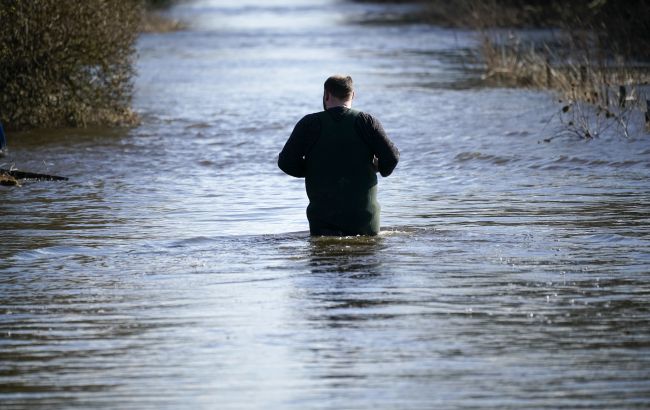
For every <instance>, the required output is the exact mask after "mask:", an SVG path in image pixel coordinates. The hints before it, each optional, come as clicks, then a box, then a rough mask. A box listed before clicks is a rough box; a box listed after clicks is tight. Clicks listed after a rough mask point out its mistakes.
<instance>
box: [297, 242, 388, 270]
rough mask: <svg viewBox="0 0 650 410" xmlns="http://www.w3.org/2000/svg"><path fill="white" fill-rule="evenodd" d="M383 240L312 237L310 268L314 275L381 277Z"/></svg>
mask: <svg viewBox="0 0 650 410" xmlns="http://www.w3.org/2000/svg"><path fill="white" fill-rule="evenodd" d="M384 248H385V243H384V238H382V237H381V236H375V237H363V236H356V237H324V236H323V237H312V238H310V239H309V266H310V268H311V271H312V273H338V274H342V275H345V276H349V277H360V276H363V277H367V276H373V275H379V274H380V273H381V270H382V269H381V268H382V265H383V263H382V259H381V257H380V255H379V253H380V251H381V250H382V249H384Z"/></svg>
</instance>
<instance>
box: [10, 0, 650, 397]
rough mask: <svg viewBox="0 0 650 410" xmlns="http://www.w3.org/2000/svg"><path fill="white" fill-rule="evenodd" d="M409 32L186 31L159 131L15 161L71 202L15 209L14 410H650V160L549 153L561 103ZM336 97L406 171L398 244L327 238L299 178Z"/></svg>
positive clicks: (158, 74)
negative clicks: (286, 162)
mask: <svg viewBox="0 0 650 410" xmlns="http://www.w3.org/2000/svg"><path fill="white" fill-rule="evenodd" d="M224 3H225V2H224ZM383 10H384V9H383V8H382V7H371V6H367V5H349V4H347V3H340V2H336V1H326V0H318V1H306V0H302V1H301V0H296V1H290V0H283V1H274V2H265V1H261V0H259V1H255V0H247V1H245V2H237V4H236V5H229V3H226V4H221V3H220V2H218V1H208V0H206V1H198V2H190V3H183V4H182V5H181V6H179V7H178V8H176V9H174V10H173V13H174V14H175V15H177V16H179V17H182V18H184V19H186V20H187V21H189V22H191V24H192V26H191V28H190V29H189V30H188V31H185V32H179V33H171V34H156V35H143V36H142V38H141V39H140V42H139V45H138V50H139V58H138V69H139V72H140V75H139V77H138V79H137V81H136V94H137V95H136V101H135V105H136V108H137V110H138V112H139V113H140V114H141V116H142V119H143V121H142V125H141V126H139V127H137V128H135V129H125V130H113V131H109V130H101V129H93V130H63V131H34V132H29V133H21V134H12V135H9V145H10V149H11V151H10V156H9V157H7V158H3V159H0V162H4V163H5V165H8V164H11V163H12V162H13V163H15V164H16V165H17V166H19V167H20V168H22V169H27V170H31V171H41V172H48V173H54V174H61V175H66V176H69V177H70V181H69V182H68V183H32V184H26V185H25V186H23V187H22V188H18V189H16V188H6V187H0V198H1V200H2V206H1V207H0V222H1V227H0V229H1V232H0V233H1V237H2V245H3V246H2V249H1V250H0V407H1V408H3V409H5V408H6V409H22V408H24V409H27V408H29V409H34V408H47V409H50V408H84V409H86V408H120V409H125V408H138V409H142V408H152V409H165V408H169V409H172V408H173V409H177V408H192V409H195V408H220V409H240V408H290V409H342V408H345V409H361V408H364V409H367V408H373V409H378V408H382V409H383V408H385V409H395V408H408V409H416V408H421V409H431V408H441V409H442V408H449V409H464V408H500V409H504V408H506V409H507V408H511V409H521V408H545V409H557V408H590V409H596V408H599V409H613V408H647V407H648V406H649V403H650V370H649V369H650V302H649V297H650V276H649V274H648V272H649V270H650V269H649V267H650V235H649V234H650V224H649V222H650V218H649V215H650V209H649V207H650V206H649V204H650V190H649V188H650V182H649V180H648V176H649V175H650V160H649V158H650V138H649V137H648V136H647V135H645V136H643V135H641V136H639V137H637V138H632V139H629V140H627V139H622V138H620V137H617V136H615V135H604V136H603V137H601V138H600V139H597V140H594V141H591V142H584V141H577V140H574V139H570V138H558V139H555V140H553V142H552V143H543V142H541V141H542V140H543V139H544V138H548V137H549V136H553V135H556V134H557V132H558V129H559V128H558V124H557V121H556V120H555V119H552V118H551V117H552V115H553V113H554V112H555V111H556V110H557V109H558V107H557V106H556V105H555V103H554V102H553V99H552V98H551V96H549V95H548V94H545V93H542V92H533V91H522V90H510V89H485V88H476V87H472V86H471V85H472V84H475V83H476V82H477V81H476V80H477V78H478V75H479V74H478V71H477V70H476V67H473V66H472V65H470V64H469V62H468V61H469V60H468V59H467V58H466V57H467V55H468V54H469V48H471V47H472V46H473V45H474V41H475V40H474V38H473V37H472V36H471V35H470V34H468V33H465V32H461V31H453V30H442V29H436V28H431V27H426V26H417V25H413V26H400V27H392V26H388V27H374V26H368V25H359V24H356V23H354V22H352V21H350V20H358V19H361V18H365V17H368V16H370V17H372V16H373V13H375V12H381V11H383ZM390 10H391V11H395V12H399V11H400V10H401V9H400V8H399V7H398V8H391V9H390ZM334 72H347V73H350V74H351V75H352V76H353V77H354V78H355V81H356V84H357V88H358V90H357V97H358V98H357V101H356V103H355V107H357V108H359V109H362V110H365V111H367V112H370V113H373V114H375V115H376V116H377V117H379V118H380V119H381V120H382V122H383V124H384V126H385V128H386V130H387V132H388V133H389V135H390V136H391V137H392V138H393V140H394V141H395V143H396V144H397V145H398V147H399V148H400V150H401V152H402V160H401V162H400V164H399V166H398V168H397V169H396V171H395V173H394V175H392V176H391V177H390V178H386V179H382V180H381V181H380V196H379V199H380V202H381V203H382V206H383V213H382V221H383V230H384V232H383V233H382V235H380V236H379V237H376V238H330V239H312V238H309V236H308V234H307V222H306V218H305V207H306V196H305V194H304V186H303V182H302V181H301V180H297V179H293V178H291V177H288V176H286V175H284V174H282V172H281V171H279V170H278V169H277V167H276V165H275V161H276V156H277V153H278V152H279V151H280V149H281V148H282V145H283V144H284V142H285V140H286V138H287V137H288V134H289V133H290V131H291V129H292V127H293V125H294V124H295V122H296V121H298V120H299V119H300V118H301V116H302V115H304V114H306V113H309V112H313V111H317V110H318V109H319V106H320V97H321V87H322V82H323V80H324V79H325V78H326V77H327V76H328V75H329V74H331V73H334ZM549 119H550V121H549Z"/></svg>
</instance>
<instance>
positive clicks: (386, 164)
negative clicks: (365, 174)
mask: <svg viewBox="0 0 650 410" xmlns="http://www.w3.org/2000/svg"><path fill="white" fill-rule="evenodd" d="M398 162H399V156H394V157H391V158H388V159H386V160H384V161H382V160H381V159H380V160H379V174H380V175H381V176H382V177H384V178H385V177H387V176H389V175H390V174H392V173H393V170H394V169H395V167H397V163H398Z"/></svg>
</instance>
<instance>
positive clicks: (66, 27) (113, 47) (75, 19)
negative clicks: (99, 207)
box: [0, 0, 142, 129]
mask: <svg viewBox="0 0 650 410" xmlns="http://www.w3.org/2000/svg"><path fill="white" fill-rule="evenodd" d="M141 11H142V4H141V2H140V1H139V0H84V1H72V0H0V121H2V122H3V123H4V124H5V125H6V126H7V127H8V128H11V129H18V128H30V127H59V126H85V125H89V124H119V123H132V122H133V121H135V115H134V113H133V112H132V111H131V110H130V108H129V107H130V102H131V96H132V82H131V79H132V75H133V55H134V44H135V40H136V36H137V34H138V26H139V24H140V18H141Z"/></svg>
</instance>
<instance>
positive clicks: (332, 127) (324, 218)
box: [305, 109, 379, 235]
mask: <svg viewBox="0 0 650 410" xmlns="http://www.w3.org/2000/svg"><path fill="white" fill-rule="evenodd" d="M358 115H359V112H358V111H355V110H351V109H332V110H328V111H323V112H321V113H318V116H319V120H320V124H321V130H320V136H319V138H318V140H317V141H316V142H315V143H314V145H313V147H312V148H311V150H310V151H309V152H308V153H307V155H306V156H305V160H306V175H305V186H306V188H307V196H308V197H309V206H308V208H307V218H308V219H309V226H310V231H311V233H312V234H313V235H328V234H340V235H357V234H359V235H376V234H377V233H379V204H378V203H377V176H376V174H375V169H374V166H373V163H372V161H373V157H374V155H373V153H372V151H371V149H370V147H369V146H368V145H367V144H366V143H365V142H364V140H363V139H362V138H361V136H360V135H358V133H357V131H356V127H355V122H356V120H357V117H358Z"/></svg>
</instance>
